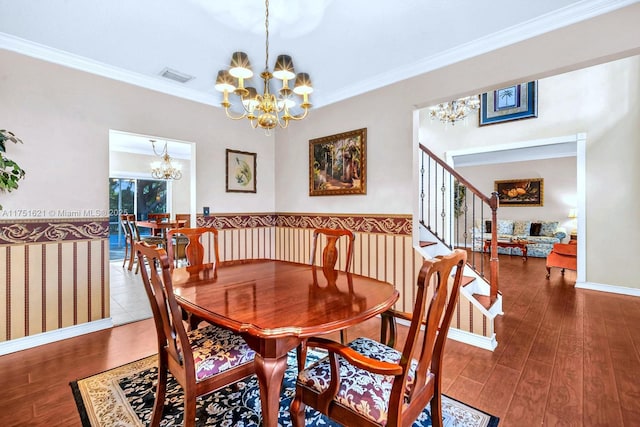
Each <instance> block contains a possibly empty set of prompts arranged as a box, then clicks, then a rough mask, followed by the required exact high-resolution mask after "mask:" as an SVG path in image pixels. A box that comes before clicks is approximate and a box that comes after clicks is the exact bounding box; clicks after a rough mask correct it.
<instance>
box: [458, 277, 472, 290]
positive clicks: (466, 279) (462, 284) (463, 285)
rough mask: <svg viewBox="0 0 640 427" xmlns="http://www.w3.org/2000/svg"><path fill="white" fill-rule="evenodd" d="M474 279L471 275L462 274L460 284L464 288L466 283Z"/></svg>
mask: <svg viewBox="0 0 640 427" xmlns="http://www.w3.org/2000/svg"><path fill="white" fill-rule="evenodd" d="M474 280H476V278H475V277H473V276H462V283H461V284H460V286H461V287H463V288H464V287H465V286H467V285H468V284H470V283H472V282H473V281H474Z"/></svg>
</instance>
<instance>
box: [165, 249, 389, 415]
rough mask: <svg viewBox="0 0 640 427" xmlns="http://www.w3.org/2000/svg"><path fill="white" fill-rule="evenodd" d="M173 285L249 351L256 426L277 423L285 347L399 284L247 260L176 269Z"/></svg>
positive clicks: (179, 296) (348, 322)
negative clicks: (257, 402)
mask: <svg viewBox="0 0 640 427" xmlns="http://www.w3.org/2000/svg"><path fill="white" fill-rule="evenodd" d="M172 283H173V291H174V294H175V295H176V300H177V301H178V303H179V304H180V305H181V306H182V307H183V308H184V309H186V310H187V311H189V312H191V313H193V314H195V315H197V316H198V317H200V318H202V319H204V320H206V321H208V322H210V323H213V324H217V325H221V326H224V327H226V328H228V329H231V330H233V331H235V332H238V333H239V334H241V335H242V337H243V338H244V339H245V341H246V342H247V344H248V345H249V346H250V347H251V348H252V349H253V350H255V352H256V357H255V362H254V363H255V364H256V366H255V367H256V376H257V378H258V383H259V385H260V398H261V405H262V425H263V426H267V427H275V426H277V425H278V409H279V402H280V388H281V386H282V380H283V378H284V371H285V370H286V368H287V353H288V352H289V351H291V350H292V349H295V348H296V347H297V346H298V345H299V344H300V343H301V342H302V341H303V340H304V339H305V338H308V337H311V336H314V335H320V334H325V333H329V332H334V331H338V330H341V329H344V328H347V327H349V326H352V325H355V324H357V323H360V322H363V321H365V320H367V319H369V318H371V317H373V316H375V315H377V314H380V313H382V312H383V311H385V310H387V309H388V308H390V307H391V306H392V305H393V304H394V303H395V302H396V300H397V299H398V297H399V294H398V291H397V290H395V289H394V287H393V286H392V285H391V284H389V283H386V282H382V281H379V280H376V279H371V278H368V277H364V276H359V275H355V274H351V273H344V272H336V273H334V275H329V276H327V275H326V274H325V273H323V271H322V269H321V268H316V267H312V266H310V265H306V264H299V263H292V262H285V261H275V260H252V261H249V262H242V263H236V264H231V265H222V266H220V267H218V268H216V269H214V268H213V265H212V264H205V265H201V266H189V267H182V268H175V269H174V270H173V272H172Z"/></svg>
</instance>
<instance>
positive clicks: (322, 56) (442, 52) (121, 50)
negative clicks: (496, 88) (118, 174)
mask: <svg viewBox="0 0 640 427" xmlns="http://www.w3.org/2000/svg"><path fill="white" fill-rule="evenodd" d="M637 1H638V0H536V1H531V0H491V1H489V0H402V1H399V0H394V1H391V0H387V1H382V0H348V1H346V0H271V1H270V16H271V17H270V31H269V32H270V40H269V45H270V48H269V55H270V61H269V62H270V63H269V66H270V68H271V69H273V63H274V61H275V57H276V56H277V55H278V54H281V53H286V54H289V55H291V56H292V57H293V60H294V65H295V67H296V71H298V72H308V73H309V74H310V75H311V79H312V81H313V85H314V88H315V91H314V93H313V94H312V95H311V102H312V103H313V104H314V107H315V108H318V107H321V106H325V105H328V104H331V103H333V102H337V101H340V100H342V99H346V98H349V97H351V96H355V95H359V94H361V93H364V92H367V91H370V90H373V89H376V88H379V87H382V86H385V85H388V84H391V83H394V82H397V81H400V80H403V79H406V78H408V77H412V76H415V75H418V74H422V73H425V72H428V71H430V70H433V69H436V68H440V67H443V66H445V65H447V64H450V63H453V62H457V61H460V60H463V59H466V58H469V57H472V56H475V55H479V54H482V53H485V52H487V51H490V50H494V49H497V48H499V47H503V46H506V45H509V44H512V43H515V42H518V41H521V40H524V39H527V38H530V37H533V36H536V35H539V34H542V33H544V32H547V31H550V30H553V29H556V28H560V27H563V26H566V25H569V24H572V23H575V22H578V21H581V20H584V19H588V18H590V17H593V16H597V15H600V14H603V13H606V12H609V11H612V10H615V9H617V8H620V7H623V6H626V5H629V4H632V3H636V2H637ZM0 11H1V12H0V48H4V49H8V50H13V51H17V52H21V53H24V54H27V55H30V56H34V57H38V58H42V59H45V60H48V61H52V62H55V63H60V64H63V65H67V66H71V67H74V68H77V69H81V70H85V71H88V72H92V73H96V74H99V75H103V76H107V77H110V78H114V79H117V80H121V81H125V82H128V83H132V84H136V85H139V86H142V87H147V88H150V89H153V90H158V91H161V92H164V93H169V94H172V95H176V96H180V97H183V98H186V99H191V100H195V101H198V102H202V103H206V104H210V105H219V103H220V100H221V96H220V94H219V93H218V92H216V91H215V90H214V87H213V86H214V81H215V76H216V74H217V71H218V70H219V69H223V68H226V67H228V63H229V59H230V57H231V54H232V53H233V52H234V51H236V50H242V51H245V52H247V53H248V54H249V58H250V60H251V61H252V65H253V68H254V73H255V74H256V75H257V74H259V73H260V72H261V71H262V69H263V67H264V61H265V35H264V3H263V2H262V1H261V0H233V1H231V0H0ZM165 68H170V69H172V70H176V71H178V72H181V73H184V74H187V75H191V76H194V77H195V78H194V79H193V80H191V81H189V82H187V83H184V84H182V83H177V82H175V81H173V80H168V79H165V78H163V77H160V73H161V72H162V71H163V70H164V69H165ZM255 78H256V77H255V76H254V80H255ZM256 86H257V87H260V85H256ZM147 144H148V141H147Z"/></svg>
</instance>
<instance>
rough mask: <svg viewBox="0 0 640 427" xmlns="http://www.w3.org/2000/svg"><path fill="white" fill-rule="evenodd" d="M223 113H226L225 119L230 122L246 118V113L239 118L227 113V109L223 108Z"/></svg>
mask: <svg viewBox="0 0 640 427" xmlns="http://www.w3.org/2000/svg"><path fill="white" fill-rule="evenodd" d="M243 108H244V105H243ZM224 112H225V113H227V117H228V118H230V119H231V120H242V119H244V118H246V117H247V114H246V113H243V114H242V115H240V116H232V115H231V113H230V112H229V107H225V108H224Z"/></svg>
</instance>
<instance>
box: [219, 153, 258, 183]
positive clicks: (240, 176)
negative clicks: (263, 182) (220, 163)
mask: <svg viewBox="0 0 640 427" xmlns="http://www.w3.org/2000/svg"><path fill="white" fill-rule="evenodd" d="M226 181H227V193H255V192H256V153H248V152H246V151H236V150H230V149H228V148H227V179H226Z"/></svg>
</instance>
